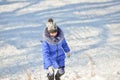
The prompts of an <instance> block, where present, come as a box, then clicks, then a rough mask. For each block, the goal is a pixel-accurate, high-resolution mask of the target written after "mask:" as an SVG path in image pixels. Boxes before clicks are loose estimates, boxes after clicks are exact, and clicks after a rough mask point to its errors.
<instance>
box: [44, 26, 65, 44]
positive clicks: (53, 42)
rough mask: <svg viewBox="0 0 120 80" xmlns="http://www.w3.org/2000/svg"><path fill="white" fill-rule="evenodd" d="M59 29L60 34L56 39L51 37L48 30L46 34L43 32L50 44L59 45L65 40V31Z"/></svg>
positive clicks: (45, 31)
mask: <svg viewBox="0 0 120 80" xmlns="http://www.w3.org/2000/svg"><path fill="white" fill-rule="evenodd" d="M57 28H58V34H57V36H56V37H54V38H53V37H50V35H49V32H48V30H47V28H45V30H44V32H43V38H44V39H45V40H46V41H47V42H48V43H50V44H57V43H59V42H61V41H62V40H63V38H64V34H63V31H62V30H61V29H60V28H59V27H57Z"/></svg>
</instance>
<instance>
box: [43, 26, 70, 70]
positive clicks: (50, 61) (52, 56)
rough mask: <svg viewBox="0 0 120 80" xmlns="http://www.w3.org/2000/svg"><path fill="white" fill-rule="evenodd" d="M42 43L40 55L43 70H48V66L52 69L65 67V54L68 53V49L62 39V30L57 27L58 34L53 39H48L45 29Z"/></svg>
mask: <svg viewBox="0 0 120 80" xmlns="http://www.w3.org/2000/svg"><path fill="white" fill-rule="evenodd" d="M43 39H44V40H43V42H42V55H43V62H44V68H45V69H48V67H49V66H53V67H54V68H60V67H64V66H65V52H66V53H67V52H69V51H70V49H69V47H68V44H67V42H66V40H65V38H64V34H63V32H62V30H61V29H60V28H59V27H58V34H57V36H56V37H55V38H52V37H50V35H49V33H48V31H47V28H45V30H44V33H43Z"/></svg>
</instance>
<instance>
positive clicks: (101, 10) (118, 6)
mask: <svg viewBox="0 0 120 80" xmlns="http://www.w3.org/2000/svg"><path fill="white" fill-rule="evenodd" d="M50 17H52V18H54V19H55V21H56V23H57V24H58V26H59V27H61V28H62V29H63V31H64V34H65V37H66V40H67V42H68V43H69V45H70V48H71V54H72V56H71V58H70V59H66V73H65V75H64V76H62V80H120V41H119V40H120V28H119V27H120V1H119V0H0V80H46V79H45V76H44V69H43V63H42V55H41V42H40V40H42V32H43V28H44V27H45V23H46V21H47V19H48V18H50Z"/></svg>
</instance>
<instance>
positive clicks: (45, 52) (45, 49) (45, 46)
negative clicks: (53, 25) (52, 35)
mask: <svg viewBox="0 0 120 80" xmlns="http://www.w3.org/2000/svg"><path fill="white" fill-rule="evenodd" d="M42 55H43V61H44V68H45V69H47V68H48V67H49V66H51V61H50V57H49V46H48V44H47V42H45V41H43V42H42Z"/></svg>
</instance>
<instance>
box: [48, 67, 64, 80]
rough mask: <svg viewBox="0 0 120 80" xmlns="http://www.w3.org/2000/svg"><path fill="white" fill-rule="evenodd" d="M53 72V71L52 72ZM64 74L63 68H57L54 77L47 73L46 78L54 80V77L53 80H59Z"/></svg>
mask: <svg viewBox="0 0 120 80" xmlns="http://www.w3.org/2000/svg"><path fill="white" fill-rule="evenodd" d="M53 72H54V71H53ZM64 73H65V70H64V67H62V68H59V69H58V70H57V72H56V74H55V75H54V73H53V74H50V73H48V74H47V77H48V80H54V77H55V80H60V77H61V76H62V75H63V74H64Z"/></svg>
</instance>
